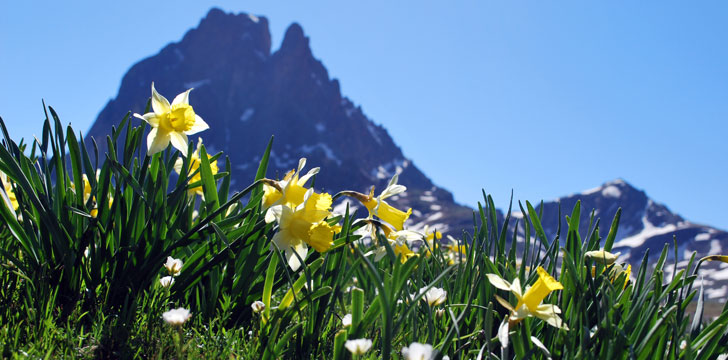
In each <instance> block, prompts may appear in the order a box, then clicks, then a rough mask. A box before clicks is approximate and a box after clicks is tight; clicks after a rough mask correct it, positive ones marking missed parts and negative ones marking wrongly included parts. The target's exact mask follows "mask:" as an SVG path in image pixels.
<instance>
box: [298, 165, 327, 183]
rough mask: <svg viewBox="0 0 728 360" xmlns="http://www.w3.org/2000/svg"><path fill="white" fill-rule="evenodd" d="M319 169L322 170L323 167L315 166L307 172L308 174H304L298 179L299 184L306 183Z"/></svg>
mask: <svg viewBox="0 0 728 360" xmlns="http://www.w3.org/2000/svg"><path fill="white" fill-rule="evenodd" d="M319 170H321V168H318V167H315V168H313V169H311V170H309V171H308V173H306V175H303V176H302V177H301V178H300V179H298V181H297V183H298V185H301V186H303V185H306V182H307V181H308V179H310V178H311V176H314V175H316V174H318V173H319Z"/></svg>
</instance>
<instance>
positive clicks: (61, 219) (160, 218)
mask: <svg viewBox="0 0 728 360" xmlns="http://www.w3.org/2000/svg"><path fill="white" fill-rule="evenodd" d="M46 113H47V114H48V113H50V116H48V117H47V118H46V121H45V123H44V126H43V135H42V137H41V139H39V140H37V141H35V142H33V143H32V144H30V145H28V144H23V143H22V142H21V143H20V144H16V143H15V142H14V141H12V140H11V137H10V136H9V134H8V130H7V129H6V128H5V124H4V122H2V120H1V119H0V128H1V129H2V132H3V134H4V138H5V141H4V142H3V143H2V146H0V171H2V172H3V173H4V174H6V175H7V179H8V181H7V182H8V184H2V185H3V186H0V189H4V191H2V197H3V200H0V217H2V225H0V261H1V263H0V284H2V286H1V287H0V351H2V356H3V357H21V356H29V357H50V358H59V357H62V358H95V357H133V358H136V357H145V358H183V357H187V358H229V357H233V358H235V357H240V358H256V359H258V358H262V359H279V358H296V359H298V358H311V359H318V358H336V359H347V358H351V354H350V353H349V352H348V351H347V350H346V348H345V344H346V341H347V340H353V339H361V338H366V339H370V340H372V341H373V347H372V349H371V350H369V351H368V352H367V353H366V354H365V355H362V356H360V357H361V358H371V359H375V358H376V359H379V358H382V359H389V358H398V357H399V355H400V354H401V351H402V349H403V348H404V347H410V346H411V344H412V343H414V342H419V343H426V344H431V345H432V346H433V347H434V349H436V351H435V352H434V353H433V354H434V355H433V356H435V357H438V358H440V357H442V356H444V355H448V356H449V357H450V358H451V359H471V358H478V359H483V358H488V359H503V358H512V357H516V358H549V357H553V358H585V357H592V356H597V354H598V357H603V358H637V359H648V358H650V359H652V358H655V359H656V358H660V359H662V358H669V359H678V358H679V359H692V358H715V357H716V356H717V354H720V353H723V352H726V351H728V349H727V348H726V346H727V341H728V335H726V329H727V326H728V312H727V311H725V310H724V311H723V312H722V314H721V315H720V316H719V317H718V318H717V319H715V320H713V321H710V322H706V321H705V319H703V307H704V305H705V304H704V302H703V295H702V294H703V292H702V290H703V289H702V287H700V288H698V289H693V283H694V282H695V280H696V279H697V277H698V270H699V267H700V263H698V264H697V265H695V264H694V261H693V259H691V261H690V262H689V264H688V266H687V267H686V268H683V269H679V271H678V269H677V265H676V264H674V265H673V269H674V271H672V274H675V275H674V276H672V277H671V278H666V277H665V275H664V274H665V272H664V269H665V266H669V265H668V264H667V261H666V260H667V258H668V256H667V255H668V252H669V251H670V249H669V247H668V246H667V245H665V248H664V249H662V252H661V254H660V258H659V260H658V262H657V263H656V264H655V266H654V267H652V266H650V264H648V263H647V255H645V257H644V259H643V261H642V265H641V266H640V267H639V269H638V270H637V271H636V272H635V273H633V274H632V275H633V276H631V277H630V276H628V274H626V273H625V272H623V271H621V270H619V271H618V269H617V265H616V264H611V265H605V264H603V263H600V262H598V261H597V262H595V261H593V260H591V259H590V258H586V257H585V253H586V252H587V251H593V250H599V249H600V248H602V249H604V250H607V251H609V250H611V246H612V244H613V243H614V239H615V237H616V232H617V227H618V222H619V218H620V216H621V212H620V211H618V212H617V215H616V216H615V218H614V219H612V222H611V226H610V227H609V229H608V232H607V234H606V237H604V238H603V237H602V234H601V233H600V221H599V219H596V218H595V216H594V214H593V213H592V214H591V215H590V216H589V220H590V221H589V224H590V225H589V227H588V228H587V229H583V228H582V229H580V228H579V224H580V220H581V218H582V217H583V215H582V209H581V205H580V204H579V203H577V204H576V206H575V207H574V209H572V212H571V214H570V215H569V216H567V219H568V227H567V228H566V229H563V231H562V229H559V230H558V231H557V233H556V234H546V233H545V232H544V228H543V226H542V224H541V218H542V217H541V214H540V213H539V212H537V211H536V210H535V208H534V206H533V205H532V204H531V203H529V202H526V203H525V207H524V206H523V204H521V203H518V206H519V208H520V211H521V214H522V218H519V219H518V220H515V221H514V220H513V219H514V217H512V216H511V215H512V214H511V210H512V206H509V210H508V212H507V213H506V216H505V218H504V220H503V221H499V220H498V217H497V213H496V208H495V204H494V203H493V200H492V198H491V197H490V196H488V195H486V194H484V199H483V202H482V204H479V208H478V211H477V212H476V213H475V214H474V219H475V221H474V228H473V231H472V233H468V232H463V233H462V234H461V236H460V239H459V240H458V243H457V244H450V247H446V246H445V244H438V242H433V243H428V242H426V241H419V250H418V251H417V253H418V256H413V257H406V256H404V255H403V254H402V253H401V251H400V249H399V248H398V247H399V246H400V244H398V243H395V242H390V240H391V239H389V240H388V239H387V238H386V237H385V236H384V235H382V234H381V233H379V234H378V235H377V236H375V239H374V240H372V241H373V243H372V242H365V241H364V240H365V239H364V238H363V237H362V236H363V235H362V234H364V233H366V231H364V229H363V228H364V226H369V225H371V224H375V225H378V224H379V223H377V222H376V221H371V220H369V219H361V218H360V217H358V216H357V214H355V213H354V214H350V213H349V210H348V208H347V211H346V213H345V214H342V215H340V216H332V217H330V218H329V219H327V221H328V222H329V224H330V225H332V226H333V225H336V224H339V225H340V226H341V229H340V230H339V231H337V233H336V235H335V237H334V239H333V244H332V246H331V248H330V249H329V250H328V251H326V252H322V253H320V252H317V251H313V250H311V251H309V253H308V255H307V256H306V257H305V258H303V259H299V260H300V261H301V262H302V266H301V267H300V269H298V270H296V271H293V270H291V267H290V266H289V265H288V259H286V256H285V254H284V252H285V250H286V249H279V248H277V246H275V244H274V243H273V242H272V241H271V239H272V237H273V236H274V235H275V234H276V233H277V232H278V230H279V229H278V226H276V224H275V223H274V222H270V223H269V222H266V220H265V215H266V210H267V209H266V208H265V207H264V206H263V205H262V204H263V197H264V191H263V183H264V182H265V180H264V177H265V174H266V169H267V163H268V159H269V155H270V152H271V149H272V139H271V143H269V145H268V147H267V148H266V149H265V151H264V153H263V156H262V160H261V162H260V165H259V169H258V172H257V176H256V178H255V179H248V180H249V181H250V182H251V185H250V186H248V187H247V188H245V189H244V190H242V191H240V192H236V193H232V194H231V193H230V186H231V179H230V174H229V172H230V166H231V165H230V164H231V162H230V160H229V159H228V158H227V157H224V156H223V155H222V154H216V155H213V156H208V154H207V152H206V149H205V147H204V146H200V148H199V166H197V167H195V166H191V165H192V164H191V163H192V160H191V158H192V154H193V150H194V149H193V148H192V146H191V145H190V147H189V149H188V151H187V154H181V153H180V152H178V151H172V150H170V149H167V150H166V151H164V152H161V153H157V154H154V155H153V156H147V155H145V151H144V150H145V149H144V147H145V141H144V140H145V138H144V136H143V135H144V133H145V130H146V124H144V125H142V126H134V125H132V121H134V120H132V119H131V118H130V117H129V116H128V115H127V116H126V117H124V118H123V119H122V121H121V122H120V124H119V126H118V127H114V128H113V129H112V132H111V134H110V136H108V137H107V138H106V139H105V140H106V144H107V151H106V153H105V154H101V159H103V161H102V162H101V163H100V164H93V163H92V162H91V159H92V158H96V159H98V158H99V155H100V154H99V149H98V148H97V146H96V143H95V142H88V141H84V139H83V137H82V136H81V135H79V136H78V137H77V136H76V135H75V133H74V131H73V129H72V128H71V127H70V126H68V127H67V128H65V130H64V127H63V126H62V125H61V122H60V120H59V118H58V116H57V114H56V113H55V111H53V109H52V108H49V109H48V110H47V111H46ZM89 144H90V145H89ZM92 154H93V155H94V156H93V157H92V156H91V155H92ZM216 161H217V162H224V166H223V167H222V171H220V172H217V166H216V165H215V166H213V164H216ZM179 162H181V165H182V166H181V169H182V170H181V173H180V174H179V175H178V174H177V173H176V172H175V164H177V165H179ZM97 169H98V170H97ZM321 176H325V169H323V171H322V175H321ZM193 179H197V180H193ZM199 186H201V187H202V192H203V193H204V197H201V198H200V197H198V196H196V195H195V194H194V192H192V191H190V190H191V189H194V188H197V187H199ZM86 189H87V190H88V191H86ZM11 192H12V195H14V196H15V198H16V199H17V203H18V206H17V209H15V208H14V206H13V205H12V204H11V203H10V202H9V201H8V200H9V198H10V195H11ZM511 205H512V204H511ZM513 228H520V229H521V230H522V231H521V234H523V237H522V238H519V237H517V236H516V233H517V231H509V229H513ZM509 233H510V234H512V236H509ZM562 235H563V237H562ZM423 240H424V239H423ZM377 245H378V246H381V247H382V248H380V249H381V250H383V251H384V252H382V254H383V257H382V258H381V259H376V258H375V256H374V255H373V253H374V252H375V251H374V249H375V248H376V247H377ZM673 251H677V250H676V247H675V246H673ZM296 256H298V255H296ZM167 257H172V258H178V259H182V260H183V262H184V266H182V268H181V271H180V273H179V274H178V275H177V276H175V277H174V281H173V283H172V284H171V286H169V287H163V286H162V285H161V284H160V281H159V280H160V278H162V277H164V276H166V275H168V273H167V270H165V268H164V267H163V266H162V265H163V264H164V263H165V261H166V260H167ZM674 258H677V257H676V256H675V257H674ZM377 260H378V261H377ZM539 267H542V268H544V269H545V270H546V272H548V273H549V274H551V275H552V276H553V277H555V278H557V279H558V281H559V282H560V283H561V284H562V285H563V289H562V290H558V291H554V292H552V293H550V294H549V295H548V296H547V297H546V298H545V299H544V303H545V304H553V305H556V306H558V308H559V309H560V310H561V313H560V317H561V318H562V319H563V322H564V324H566V325H568V330H566V329H563V328H557V327H554V326H551V325H549V324H547V323H546V322H545V321H543V320H541V319H540V318H537V317H528V318H525V319H523V320H522V321H521V320H518V321H514V320H513V319H511V321H510V325H509V317H510V315H511V314H512V312H511V310H510V309H509V308H508V307H507V306H505V305H508V304H505V305H504V304H503V302H507V303H509V304H511V306H513V304H516V303H517V302H518V299H517V297H516V296H515V295H514V294H513V293H511V292H508V291H504V290H499V289H498V288H496V287H494V286H493V284H491V283H490V281H489V280H488V277H487V276H486V275H487V274H496V275H497V276H499V277H501V278H503V279H506V280H507V281H514V279H518V281H519V282H520V284H523V285H524V287H525V285H531V284H534V283H535V282H536V280H537V279H538V278H539V275H538V274H537V271H536V269H537V268H539ZM432 288H441V289H443V290H445V291H446V292H447V296H446V300H445V301H444V303H443V304H440V305H434V306H430V305H429V304H428V302H427V300H431V299H428V298H427V296H426V295H425V293H426V291H427V290H429V289H432ZM496 296H498V297H500V298H502V299H503V301H502V302H499V301H498V300H496ZM696 297H697V299H696ZM255 301H261V302H262V303H263V305H264V309H263V310H262V311H260V312H255V311H253V308H251V304H252V303H253V302H255ZM696 301H697V310H696V311H695V315H694V316H693V317H692V318H691V313H690V312H689V311H688V310H687V309H688V306H689V305H690V304H691V303H693V304H695V302H696ZM177 307H184V308H187V309H190V310H191V312H192V318H191V320H190V321H188V322H187V323H185V324H184V325H183V326H181V327H173V326H169V325H168V324H166V323H165V322H164V321H163V320H162V317H163V316H162V314H163V313H164V312H165V311H167V310H169V309H172V308H177ZM346 314H350V315H351V324H350V325H348V326H344V324H343V323H342V319H343V318H344V317H345V315H346ZM504 326H505V327H504ZM499 329H505V332H503V331H501V333H500V334H499ZM506 340H507V341H506Z"/></svg>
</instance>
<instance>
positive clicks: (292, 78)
mask: <svg viewBox="0 0 728 360" xmlns="http://www.w3.org/2000/svg"><path fill="white" fill-rule="evenodd" d="M152 82H154V84H155V87H156V88H157V90H158V91H159V92H160V93H161V94H163V95H165V96H166V97H168V98H170V99H171V98H172V97H173V96H175V95H176V94H178V93H180V92H182V91H184V90H186V89H189V88H194V90H193V91H192V92H191V94H190V104H191V105H192V106H193V107H194V109H195V112H196V113H197V114H199V115H200V116H202V117H203V118H204V119H205V121H206V122H207V123H208V124H209V125H210V129H209V130H206V131H204V132H202V133H200V134H199V136H200V137H202V138H203V139H204V143H205V145H206V146H207V147H208V151H209V152H211V153H215V152H216V151H220V150H221V151H224V153H225V154H226V155H229V156H230V160H231V162H232V169H231V172H232V179H233V182H234V183H233V184H232V185H233V187H235V188H237V189H241V188H243V187H245V186H247V185H249V184H250V183H251V182H252V181H253V179H254V177H255V171H256V169H257V165H258V162H259V161H260V154H261V153H262V152H263V150H264V149H265V147H266V144H267V143H268V140H269V139H270V136H271V135H274V136H275V140H274V144H273V151H272V152H271V155H272V156H271V163H270V166H269V170H268V177H272V178H276V177H282V176H283V175H284V174H285V173H286V172H287V171H289V170H291V169H293V168H294V167H295V166H296V165H297V163H298V159H299V158H301V157H306V158H307V159H308V163H307V168H309V169H310V168H312V167H316V166H320V167H321V172H320V174H319V175H318V176H317V178H316V188H317V189H318V190H324V191H328V192H331V193H334V192H337V191H340V190H356V191H360V192H365V193H366V192H368V191H369V188H370V187H371V186H372V185H375V186H376V188H377V189H378V190H377V193H378V192H379V191H381V190H383V189H384V187H385V186H386V184H387V182H388V180H389V178H390V177H391V176H392V175H394V174H395V173H399V174H400V176H399V179H400V183H401V184H403V185H406V186H407V188H408V190H407V192H406V193H405V194H403V195H401V196H399V197H396V198H394V199H393V202H394V203H396V204H397V205H398V206H400V207H412V208H413V215H412V216H411V218H410V221H409V222H408V224H409V227H410V228H413V229H418V228H422V227H423V226H424V224H429V225H430V226H431V227H433V226H434V227H436V228H437V229H438V230H440V231H443V232H447V231H449V230H450V231H455V232H457V231H459V230H460V229H463V228H467V227H471V228H472V210H471V209H470V208H467V207H464V206H460V205H458V204H456V203H455V202H454V200H453V197H452V194H451V193H450V192H449V191H447V190H445V189H442V188H440V187H438V186H436V185H435V184H433V182H432V181H431V180H430V179H429V178H428V177H427V176H426V175H425V174H423V173H422V171H420V170H419V169H418V168H417V166H415V164H414V163H413V162H412V160H410V159H408V158H407V157H405V156H404V154H403V153H402V150H401V149H400V148H399V147H398V146H397V145H396V144H395V142H394V141H393V140H392V138H391V137H390V136H389V134H388V133H387V130H385V129H384V128H383V127H382V126H380V125H377V124H375V123H374V122H372V121H371V120H370V119H368V118H367V116H366V115H365V114H364V112H363V111H362V109H361V107H360V106H357V105H356V104H355V103H354V102H353V101H352V100H350V99H348V98H346V97H345V96H342V94H341V90H340V87H339V81H338V80H336V79H331V78H330V77H329V74H328V72H327V70H326V68H325V67H324V65H323V64H322V63H321V62H320V61H319V60H317V59H316V58H315V57H314V56H313V54H312V52H311V48H310V46H309V39H308V38H307V37H306V36H305V34H304V32H303V29H302V28H301V26H300V25H298V24H295V23H294V24H292V25H291V26H290V27H289V28H288V29H287V31H286V33H285V36H284V39H283V42H282V44H281V46H280V48H279V49H278V50H276V51H271V36H270V32H269V29H268V20H267V19H266V18H264V17H257V16H253V15H248V14H237V15H234V14H228V13H225V12H223V11H221V10H219V9H212V10H210V12H209V13H208V14H207V16H205V18H203V19H202V21H201V22H200V24H199V25H198V26H197V28H195V29H192V30H190V31H188V32H187V34H185V36H184V37H183V39H182V40H181V41H179V42H177V43H172V44H169V45H167V46H166V47H164V48H163V49H162V50H161V51H160V52H159V53H158V54H156V55H154V56H151V57H149V58H147V59H144V60H142V61H140V62H138V63H136V64H134V65H133V66H132V67H131V69H130V70H129V71H128V72H127V73H126V75H125V76H124V78H123V79H122V82H121V87H120V89H119V93H118V94H117V96H116V98H114V99H112V100H110V101H109V103H108V104H107V105H106V107H104V109H103V110H102V111H101V113H100V114H99V116H98V118H97V119H96V122H95V123H94V124H93V125H92V127H91V129H90V131H89V133H88V135H90V136H91V137H94V138H96V139H97V143H98V144H99V146H100V150H99V153H100V154H103V153H104V151H105V146H104V145H105V141H98V139H103V138H104V137H105V136H106V134H107V133H108V131H109V129H110V128H111V126H112V125H115V124H118V123H119V121H120V120H121V117H122V116H123V115H124V114H126V113H127V112H128V111H130V110H131V111H132V112H138V113H142V112H143V111H144V107H145V105H146V101H147V99H148V98H149V96H150V93H151V92H150V91H151V90H150V84H151V83H152ZM132 121H140V120H137V119H134V120H132ZM191 140H196V136H195V137H192V138H191Z"/></svg>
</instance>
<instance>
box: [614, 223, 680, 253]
mask: <svg viewBox="0 0 728 360" xmlns="http://www.w3.org/2000/svg"><path fill="white" fill-rule="evenodd" d="M677 229H678V227H677V226H675V225H674V224H667V225H665V226H662V227H657V226H654V225H652V223H651V222H650V221H649V220H647V215H645V216H643V217H642V231H640V232H639V233H637V234H635V235H632V236H629V237H626V238H624V239H622V240H619V241H617V242H615V243H614V247H615V248H618V247H637V246H640V245H642V244H644V243H645V241H647V239H649V238H651V237H653V236H657V235H662V234H667V233H670V232H673V231H675V230H677Z"/></svg>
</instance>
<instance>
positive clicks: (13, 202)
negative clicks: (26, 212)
mask: <svg viewBox="0 0 728 360" xmlns="http://www.w3.org/2000/svg"><path fill="white" fill-rule="evenodd" d="M0 181H1V182H2V184H3V189H4V190H5V195H7V198H5V197H4V196H3V199H4V200H5V201H6V203H8V204H9V205H10V206H11V207H12V208H13V210H18V199H17V198H16V197H15V192H13V185H12V184H11V183H10V179H9V178H8V176H7V175H6V174H5V173H4V172H2V171H0Z"/></svg>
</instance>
